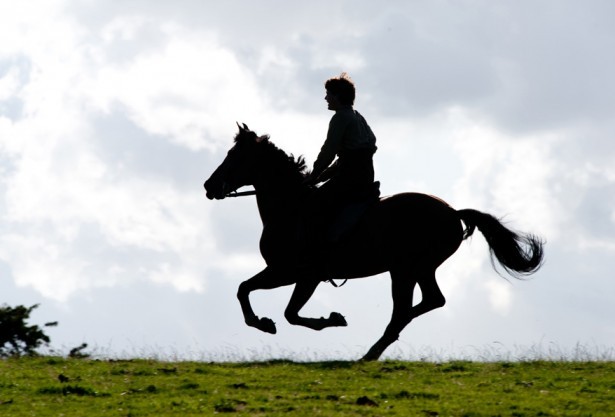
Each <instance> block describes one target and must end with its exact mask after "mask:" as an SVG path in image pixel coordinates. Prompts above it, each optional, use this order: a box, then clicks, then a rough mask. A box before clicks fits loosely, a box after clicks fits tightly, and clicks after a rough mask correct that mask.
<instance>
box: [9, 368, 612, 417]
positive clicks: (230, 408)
mask: <svg viewBox="0 0 615 417" xmlns="http://www.w3.org/2000/svg"><path fill="white" fill-rule="evenodd" d="M214 414H223V415H224V414H230V415H253V416H285V417H288V416H317V415H322V416H466V417H470V416H515V417H521V416H613V415H615V362H587V363H578V362H546V361H536V362H499V363H479V362H447V363H429V362H372V363H355V362H316V363H295V362H288V361H272V362H260V363H259V362H257V363H199V362H159V361H149V360H119V361H114V360H104V361H102V360H100V361H99V360H83V359H81V360H80V359H63V358H55V357H39V358H21V359H5V360H0V416H15V417H17V416H67V417H69V416H79V417H83V416H88V417H95V416H125V417H128V416H131V417H136V416H182V417H185V416H203V415H214Z"/></svg>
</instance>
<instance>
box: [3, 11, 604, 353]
mask: <svg viewBox="0 0 615 417" xmlns="http://www.w3.org/2000/svg"><path fill="white" fill-rule="evenodd" d="M612 12H613V6H612V4H611V3H610V2H600V1H592V2H590V3H587V4H586V3H583V4H582V5H581V4H578V5H577V4H576V3H574V2H563V3H561V2H557V3H549V2H547V3H541V4H538V5H537V4H535V3H532V2H517V3H515V4H493V3H491V2H479V3H473V4H465V3H459V4H446V7H442V4H441V3H412V4H408V3H407V2H388V3H387V4H376V3H369V2H358V3H357V2H349V1H348V2H339V3H335V4H331V3H330V2H325V1H316V2H310V3H305V4H300V5H298V4H294V3H293V4H291V3H288V4H286V3H284V4H280V3H279V2H268V1H266V2H259V3H258V4H257V3H251V2H239V3H238V2H224V3H211V2H199V1H187V0H182V1H178V2H174V3H172V4H171V3H164V2H153V3H152V2H145V1H129V2H114V1H111V2H85V3H84V2H61V1H56V2H40V3H38V4H37V5H35V6H31V3H28V5H27V6H26V5H19V4H16V5H11V6H10V10H9V6H8V4H6V5H1V6H0V39H3V40H5V41H0V162H1V164H2V165H1V168H0V175H1V177H0V193H1V194H0V232H1V234H0V261H1V262H0V267H2V269H1V271H2V273H3V276H8V277H10V280H12V281H14V282H15V283H17V284H18V285H20V286H26V287H30V288H34V289H36V291H38V293H39V294H42V295H43V296H44V297H47V298H51V299H55V300H60V301H62V302H65V303H66V304H65V306H66V308H69V309H70V308H74V309H75V310H74V311H81V310H82V309H87V302H85V301H84V302H83V303H79V302H77V301H76V300H78V299H79V297H75V296H76V295H80V296H86V298H87V297H91V298H92V299H93V300H94V301H93V303H94V304H95V305H96V306H99V307H97V309H98V310H104V309H111V310H113V309H115V308H116V307H117V306H118V305H119V304H113V303H114V301H113V298H114V297H113V294H114V292H115V291H120V292H121V297H120V299H121V303H124V304H126V305H129V304H130V298H131V296H132V294H133V293H139V291H141V290H143V291H144V294H146V296H148V297H152V299H155V301H152V303H155V304H156V305H159V303H162V302H163V301H162V300H163V298H164V296H165V295H168V294H173V297H172V298H173V300H172V304H173V307H174V308H177V309H180V308H182V307H183V302H182V301H181V300H183V299H184V298H183V297H187V298H189V299H190V300H191V301H190V302H191V303H194V304H191V306H192V307H190V308H188V307H186V308H187V311H188V310H189V312H190V314H193V315H194V316H198V315H199V313H198V312H199V311H200V310H199V308H201V307H200V304H199V303H200V298H199V297H201V296H203V297H204V299H206V300H207V309H208V310H207V312H208V313H211V314H209V315H214V316H215V314H216V312H218V313H219V311H220V309H223V310H224V312H225V314H226V313H227V312H229V311H230V313H229V315H230V316H229V317H230V318H229V319H228V320H235V321H236V325H235V324H233V325H230V324H228V321H223V322H224V324H225V326H223V325H222V324H220V325H219V326H218V325H217V324H218V323H216V326H213V325H212V326H210V324H207V325H206V326H205V325H203V326H201V324H200V323H198V322H197V321H191V319H190V317H189V315H186V314H184V312H182V313H177V316H173V317H175V318H176V319H177V320H179V321H181V322H182V323H183V326H181V329H182V330H181V331H180V330H178V329H179V327H177V326H175V327H174V324H173V320H172V319H165V320H162V319H160V317H162V316H163V315H162V314H161V316H160V317H158V316H157V318H156V319H160V320H161V322H164V326H167V327H168V328H173V333H172V334H174V335H177V337H183V336H186V335H191V336H190V337H196V336H193V335H195V334H198V333H199V332H206V333H207V332H209V333H208V334H207V335H206V336H204V337H209V338H213V339H215V338H216V337H218V336H216V335H219V337H220V339H218V340H222V339H224V338H226V337H228V340H232V341H233V343H236V344H237V345H239V346H241V348H244V347H246V346H247V349H249V348H250V346H255V344H256V345H257V344H258V343H261V344H260V345H259V346H262V343H270V342H269V340H270V339H264V340H265V342H262V340H263V339H261V338H260V337H262V336H261V335H260V334H258V333H249V332H251V331H252V330H250V329H245V328H244V327H243V322H242V320H241V317H240V310H239V308H238V306H237V305H235V304H234V303H235V300H234V292H235V286H236V283H237V281H239V280H241V279H246V278H248V277H249V276H251V275H253V274H254V273H256V272H258V271H259V269H260V268H262V267H263V261H262V259H260V256H259V254H258V238H259V234H260V229H261V224H260V221H259V219H258V213H257V209H256V206H255V203H254V201H253V200H232V201H223V202H209V201H206V200H205V199H204V196H203V190H202V182H203V180H204V179H205V177H207V175H208V174H209V173H210V172H212V171H213V169H214V168H215V166H217V164H218V163H219V162H220V161H221V160H222V158H223V155H224V153H225V151H226V150H227V148H228V147H230V144H231V139H232V136H233V134H234V133H235V125H234V123H235V121H240V122H246V123H247V124H248V125H249V126H250V127H251V128H253V129H255V130H256V131H257V132H259V133H270V134H271V135H272V140H273V141H274V142H275V143H276V144H277V145H278V146H280V147H282V148H283V149H285V150H286V151H288V152H289V153H291V152H292V153H294V154H295V155H299V154H305V155H306V156H307V158H308V161H311V160H313V158H314V157H315V156H316V154H317V152H318V149H319V147H320V145H321V143H322V140H323V139H324V135H325V132H326V126H327V122H328V119H329V117H330V114H328V113H327V112H326V110H325V107H324V101H323V100H322V97H323V82H324V80H325V79H326V78H328V77H330V76H332V75H336V74H337V73H339V72H341V71H342V70H347V71H349V72H350V74H351V76H352V77H353V78H354V79H355V81H356V82H357V86H358V99H357V108H358V109H359V111H361V112H362V114H364V115H365V116H366V117H367V119H368V121H369V123H370V125H371V126H372V128H373V129H374V131H375V132H376V135H377V136H378V140H379V148H380V149H379V152H378V153H377V154H376V165H377V166H376V168H377V174H378V177H379V179H380V180H381V181H382V189H383V191H384V192H385V193H387V194H390V193H394V192H400V191H406V190H416V191H423V192H427V193H432V194H437V195H438V196H440V197H442V198H444V199H445V200H447V201H448V202H449V203H451V204H452V205H453V206H455V207H457V208H463V207H472V208H476V209H479V210H483V211H487V212H490V213H492V214H494V215H496V216H504V217H505V220H506V221H508V222H509V225H510V226H511V227H513V228H515V229H518V230H521V231H529V232H535V233H538V234H539V235H541V236H543V237H545V238H546V239H547V264H546V265H545V267H544V269H543V271H544V272H541V273H540V275H539V276H537V278H536V280H535V281H531V282H530V283H524V285H523V286H520V285H517V284H516V283H515V284H514V285H512V286H511V285H508V284H507V283H505V282H500V281H497V282H498V284H494V283H493V282H495V281H491V278H489V279H490V280H489V281H485V277H486V276H493V278H492V279H493V280H497V279H498V277H497V276H494V273H493V271H492V270H491V269H490V265H489V264H488V255H487V253H488V252H487V248H486V246H485V243H484V240H482V237H480V236H477V237H475V238H474V239H473V240H472V241H471V242H466V243H464V244H463V246H462V248H461V249H460V250H459V252H458V253H457V254H456V255H455V256H454V257H452V258H451V259H450V260H449V261H448V262H447V263H446V264H444V265H443V266H442V268H441V269H440V270H439V274H438V276H439V279H440V282H441V285H442V287H443V290H444V292H445V295H446V297H447V299H448V303H447V306H446V308H445V309H442V310H438V312H434V313H433V315H432V314H430V319H429V320H425V321H421V320H419V321H417V324H415V323H413V325H412V331H411V332H409V333H404V335H403V337H405V338H406V339H405V340H408V341H409V342H408V343H415V340H422V341H433V342H434V343H435V344H439V345H440V346H442V345H447V343H449V342H450V340H451V339H454V340H456V341H459V343H474V342H473V341H476V340H480V341H478V342H477V343H480V342H481V341H483V340H487V341H491V340H493V339H491V338H492V337H498V336H496V334H498V331H501V329H502V326H501V321H497V322H496V321H495V320H491V319H490V318H489V317H490V316H491V314H489V313H493V312H496V313H498V314H496V316H500V317H498V320H499V319H501V318H502V317H504V318H506V319H507V320H508V319H510V320H511V321H510V322H508V321H507V323H511V327H512V328H514V329H515V332H514V334H511V335H508V336H506V337H508V338H509V340H512V341H515V340H521V339H523V338H532V337H534V338H535V337H541V334H544V333H545V332H552V334H554V336H553V337H558V338H562V340H564V339H565V340H569V338H572V337H573V336H571V335H570V332H569V329H568V328H566V327H567V326H565V325H561V324H559V321H561V320H562V319H561V317H566V318H567V320H568V321H570V322H572V323H574V324H575V325H576V326H579V327H583V326H584V327H583V329H584V331H583V332H579V333H578V334H582V335H587V334H591V329H590V326H589V325H587V323H589V322H591V319H592V317H593V316H600V317H610V316H612V314H609V313H610V311H609V307H608V300H603V298H604V297H603V294H607V293H609V291H608V290H609V284H608V283H607V282H604V280H603V279H602V278H601V277H604V276H608V274H609V271H611V270H612V267H613V263H612V261H610V260H611V259H612V252H613V250H614V248H615V243H614V241H613V231H614V227H615V212H614V211H613V208H612V207H613V206H614V203H615V201H613V197H612V196H613V195H615V194H614V191H615V190H614V189H613V187H614V183H615V173H614V172H613V168H612V167H613V166H615V150H614V148H613V146H612V143H611V142H612V141H611V138H612V137H613V133H614V132H615V125H614V124H613V122H612V121H611V120H610V119H611V115H612V114H613V109H614V108H615V103H614V101H613V100H614V99H613V97H615V94H614V93H615V91H613V89H614V88H615V87H614V83H613V82H612V81H611V73H612V72H613V67H615V62H614V61H613V57H612V54H609V53H608V52H609V51H611V50H613V47H614V46H615V45H613V43H614V40H615V36H614V35H613V31H612V24H611V22H610V20H609V16H611V15H612V14H613V13H612ZM6 40H10V41H6ZM33 260H34V261H33ZM385 281H386V280H385ZM382 282H383V280H382V279H374V280H370V281H369V282H368V283H367V284H358V283H351V284H348V287H345V291H347V292H335V293H333V292H329V289H328V287H327V288H319V292H318V293H317V294H316V296H315V299H314V300H313V304H311V305H310V306H307V307H306V308H307V309H308V310H309V312H310V313H312V312H313V313H314V314H315V315H323V312H322V310H323V309H324V310H328V309H329V308H331V309H336V310H337V307H336V306H335V304H337V303H339V304H340V308H339V309H340V310H342V311H343V312H346V311H347V313H346V314H347V315H348V316H349V317H350V318H353V317H354V318H355V321H354V325H355V326H356V327H352V328H348V329H344V330H340V332H339V333H336V336H331V335H332V334H333V333H322V334H321V333H319V334H318V335H317V336H314V335H312V336H311V339H312V338H313V340H314V343H315V345H316V344H319V346H323V347H324V348H323V349H326V346H328V344H329V343H330V342H331V340H335V341H336V342H337V343H340V344H343V343H348V344H353V349H355V348H356V346H357V345H359V344H361V343H368V342H369V340H368V339H369V337H371V335H367V336H366V335H365V334H364V333H365V331H366V330H365V328H366V327H370V329H371V330H370V331H373V337H374V338H376V337H377V336H378V333H379V332H380V331H381V327H384V326H385V325H386V321H387V320H388V317H389V315H390V308H389V307H390V306H389V305H387V304H386V303H385V302H384V301H380V299H378V300H376V298H375V297H374V304H373V305H372V306H370V308H365V303H364V299H365V298H364V297H365V294H370V295H374V294H377V297H380V298H382V299H383V300H384V299H387V300H388V297H389V296H388V295H387V294H388V287H386V286H384V287H382ZM580 282H582V284H579V283H580ZM525 284H528V285H525ZM381 287H382V288H381ZM596 289H598V290H596ZM23 291H25V290H23ZM533 291H536V293H533ZM596 292H597V293H596ZM342 293H343V294H342ZM178 294H179V295H178ZM212 294H216V295H215V296H213V295H212ZM319 294H320V295H319ZM99 295H100V296H101V297H103V298H105V300H103V301H104V302H102V301H101V302H98V301H96V298H97V297H98V296H99ZM29 296H32V295H31V294H30V295H29ZM288 296H289V294H288V293H287V291H286V290H281V292H275V291H274V292H267V293H264V294H262V295H255V297H254V302H255V306H256V307H258V310H259V311H261V310H262V311H263V313H264V314H271V315H272V316H275V314H278V313H279V316H277V317H279V318H280V319H281V317H282V312H283V309H284V305H285V303H286V301H287V298H288ZM16 297H17V296H16ZM574 297H578V299H579V300H581V304H582V306H580V307H579V308H578V309H577V310H578V312H581V311H582V313H578V314H575V311H573V310H571V309H570V305H571V300H573V298H574ZM545 300H548V301H546V302H545ZM17 302H19V301H17ZM118 303H119V302H118ZM229 303H230V304H231V305H234V306H235V307H230V308H229ZM94 304H93V305H94ZM222 304H223V307H222ZM597 305H601V306H602V307H600V308H598V307H596V306H597ZM100 306H104V307H100ZM109 306H111V307H109ZM605 306H606V307H605ZM217 307H220V308H217ZM256 307H255V308H256ZM134 308H135V309H147V308H151V305H150V304H148V303H147V302H146V301H144V300H141V301H140V302H139V303H135V304H134ZM233 308H234V309H233ZM278 310H279V311H278ZM212 312H213V313H212ZM513 312H514V313H515V314H513ZM109 314H112V313H109ZM324 314H326V313H324ZM73 316H74V314H73ZM68 317H69V316H66V320H65V321H68V320H69V318H68ZM116 319H117V318H116V317H111V316H110V317H109V319H108V322H107V324H105V326H107V327H111V326H110V325H108V323H114V322H115V321H116ZM75 320H76V319H75ZM118 320H119V319H118ZM141 320H144V321H141ZM145 320H146V318H144V317H143V315H139V314H135V321H133V322H131V323H130V326H135V325H139V323H145ZM210 320H211V319H210ZM514 320H516V321H514ZM120 321H121V320H120ZM459 321H462V322H468V323H470V322H471V323H480V325H478V326H472V329H467V330H466V329H463V328H462V327H463V326H457V324H458V322H459ZM359 322H360V323H361V324H360V325H359V324H357V323H359ZM594 322H596V323H599V325H597V326H598V327H599V328H600V334H605V335H607V334H613V333H612V328H610V327H609V324H608V323H607V322H605V321H604V320H601V319H596V320H594ZM208 323H209V322H208ZM421 323H425V324H424V325H423V324H421ZM63 325H64V324H63ZM66 326H67V327H69V328H71V329H72V330H74V331H78V329H79V328H80V326H87V325H86V324H83V323H82V322H81V323H79V322H77V321H75V322H71V323H70V324H68V323H67V324H66ZM143 326H144V327H145V328H147V329H151V332H152V334H154V333H156V332H157V331H158V330H157V329H158V328H159V327H157V326H158V325H157V323H153V322H148V323H146V324H143ZM234 326H235V327H234ZM415 326H416V327H415ZM434 326H437V327H438V328H443V329H453V330H451V332H438V335H434V332H433V327H434ZM223 327H226V328H227V329H229V330H227V331H226V330H223ZM284 329H285V331H286V332H287V333H285V334H286V336H284V337H285V338H283V339H280V340H281V342H280V343H281V344H282V345H283V346H284V344H285V343H287V345H288V346H291V345H292V346H293V349H295V348H297V347H298V346H302V343H303V342H302V338H304V337H306V333H305V332H306V331H305V330H304V329H291V328H290V326H287V327H284ZM485 329H486V330H485ZM524 329H526V330H524ZM244 330H245V331H247V332H248V333H244ZM118 331H121V332H126V330H125V328H124V330H119V329H118ZM160 332H164V331H163V330H160ZM246 334H247V335H248V336H245V335H246ZM181 335H183V336H181ZM238 335H239V336H238ZM499 335H500V336H499V337H503V336H501V335H502V333H499ZM536 335H538V336H536ZM415 336H416V339H415ZM64 337H68V336H67V335H65V336H64ZM87 337H88V338H90V337H95V336H94V335H93V334H89V333H88V334H87ZM105 337H112V336H111V335H110V333H105ZM244 338H245V341H244ZM145 339H147V341H148V343H155V342H152V340H154V339H150V338H144V340H145ZM239 339H241V340H239ZM158 340H162V339H158ZM167 340H168V339H165V343H166V341H167ZM316 340H317V341H316ZM605 340H611V339H605ZM276 341H277V339H276ZM212 343H213V342H212ZM271 343H275V342H271ZM530 343H531V342H530ZM207 346H210V345H209V344H208V345H207ZM355 350H356V349H355ZM361 350H362V349H361Z"/></svg>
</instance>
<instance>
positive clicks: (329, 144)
mask: <svg viewBox="0 0 615 417" xmlns="http://www.w3.org/2000/svg"><path fill="white" fill-rule="evenodd" d="M325 90H326V93H327V94H326V96H325V100H326V101H327V103H328V107H329V110H332V111H334V112H335V114H334V115H333V117H332V118H331V121H330V122H329V131H328V132H327V139H326V140H325V143H324V144H323V146H322V148H321V150H320V153H319V154H318V157H317V159H316V161H315V162H314V168H313V170H312V172H311V173H310V175H308V177H307V178H306V179H305V181H304V182H305V183H306V184H308V185H316V184H318V183H320V182H324V181H326V182H325V183H324V184H323V185H322V186H321V187H320V188H317V189H316V191H315V196H314V200H313V205H312V210H313V211H314V212H315V213H312V214H313V215H314V216H315V217H316V218H319V217H320V218H322V217H328V218H331V217H332V216H336V215H338V214H339V211H340V209H341V208H342V207H343V206H344V205H345V204H349V203H353V202H362V201H365V200H368V199H369V198H371V197H377V196H378V191H377V190H376V189H375V188H374V164H373V155H374V153H375V152H376V149H377V147H376V136H375V135H374V132H372V129H371V128H370V127H369V125H368V124H367V122H366V121H365V118H364V117H363V116H362V115H361V114H360V113H359V112H358V111H356V110H354V109H353V104H354V99H355V86H354V84H353V82H352V80H351V79H350V77H349V76H348V75H347V74H346V73H345V72H343V73H342V74H341V75H340V76H339V77H333V78H330V79H328V80H327V81H326V82H325ZM336 156H337V159H336V160H335V162H334V159H335V157H336ZM332 162H333V163H332ZM332 213H333V214H332ZM322 221H324V223H325V224H324V225H321V227H324V228H325V229H326V228H327V223H328V222H327V221H326V220H324V219H323V220H322ZM321 232H322V230H321ZM318 240H322V239H318ZM325 243H326V242H325Z"/></svg>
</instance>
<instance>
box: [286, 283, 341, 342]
mask: <svg viewBox="0 0 615 417" xmlns="http://www.w3.org/2000/svg"><path fill="white" fill-rule="evenodd" d="M319 283H320V281H318V280H301V281H299V282H297V284H295V290H294V291H293V294H292V296H291V297H290V301H289V303H288V307H286V310H285V311H284V317H286V320H288V322H289V323H290V324H296V325H298V326H305V327H308V328H310V329H314V330H322V329H324V328H326V327H334V326H346V325H347V323H346V319H344V316H342V315H341V314H340V313H331V315H329V318H326V319H325V318H324V317H321V318H319V319H314V318H307V317H301V316H299V311H300V310H301V309H302V308H303V306H304V305H305V303H307V302H308V300H309V299H310V297H311V296H312V294H314V291H315V290H316V287H317V286H318V284H319Z"/></svg>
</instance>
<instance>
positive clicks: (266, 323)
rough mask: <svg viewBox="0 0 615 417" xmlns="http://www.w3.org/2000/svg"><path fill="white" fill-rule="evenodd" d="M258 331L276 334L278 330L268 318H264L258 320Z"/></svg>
mask: <svg viewBox="0 0 615 417" xmlns="http://www.w3.org/2000/svg"><path fill="white" fill-rule="evenodd" d="M258 329H259V330H261V331H263V332H265V333H271V334H276V332H277V329H276V328H275V323H274V322H273V320H271V319H270V318H268V317H263V318H261V319H259V320H258Z"/></svg>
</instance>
